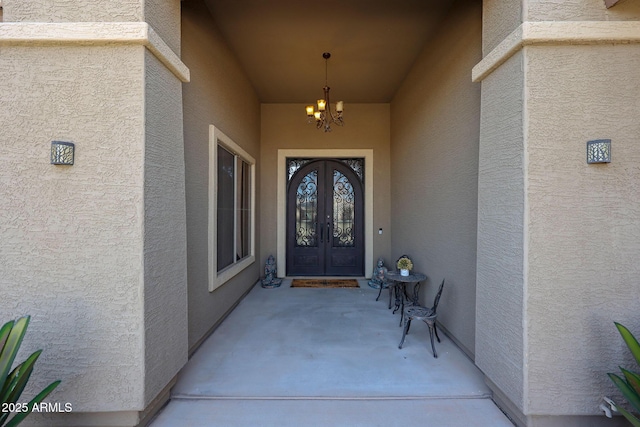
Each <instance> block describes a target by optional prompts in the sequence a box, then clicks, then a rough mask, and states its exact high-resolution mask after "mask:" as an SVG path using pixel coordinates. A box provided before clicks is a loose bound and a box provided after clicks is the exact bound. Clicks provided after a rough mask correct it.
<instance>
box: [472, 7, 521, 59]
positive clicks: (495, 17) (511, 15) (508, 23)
mask: <svg viewBox="0 0 640 427" xmlns="http://www.w3.org/2000/svg"><path fill="white" fill-rule="evenodd" d="M523 1H524V0H482V51H483V54H484V55H486V54H487V53H489V52H491V50H492V49H493V48H495V47H496V46H497V45H498V44H500V42H502V40H504V38H505V37H507V36H508V35H509V34H511V32H512V31H513V30H515V29H516V28H518V25H520V24H521V23H522V13H523V11H522V9H523V7H522V5H523Z"/></svg>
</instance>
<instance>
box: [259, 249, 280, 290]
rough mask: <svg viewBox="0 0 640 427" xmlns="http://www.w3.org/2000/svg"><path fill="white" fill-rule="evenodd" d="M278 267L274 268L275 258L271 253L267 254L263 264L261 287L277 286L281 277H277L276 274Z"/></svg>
mask: <svg viewBox="0 0 640 427" xmlns="http://www.w3.org/2000/svg"><path fill="white" fill-rule="evenodd" d="M277 273H278V269H277V268H276V260H275V258H274V257H273V255H269V258H267V262H266V263H265V265H264V279H262V287H263V288H277V287H278V286H280V284H281V283H282V279H278V278H277V277H276V274H277Z"/></svg>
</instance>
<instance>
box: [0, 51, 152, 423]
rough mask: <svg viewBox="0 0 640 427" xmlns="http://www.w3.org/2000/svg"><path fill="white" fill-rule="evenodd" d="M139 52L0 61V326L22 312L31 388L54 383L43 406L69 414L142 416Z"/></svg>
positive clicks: (8, 56)
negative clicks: (65, 148) (56, 160)
mask: <svg viewBox="0 0 640 427" xmlns="http://www.w3.org/2000/svg"><path fill="white" fill-rule="evenodd" d="M144 52H145V48H144V47H142V46H133V47H121V46H120V47H117V46H105V47H94V48H91V49H88V48H85V47H71V46H67V47H44V48H43V47H37V46H31V47H29V48H24V47H15V46H3V47H2V50H1V52H0V98H1V101H0V102H1V103H2V105H5V106H11V108H2V109H0V123H1V125H2V128H3V132H2V135H1V136H0V143H1V146H2V150H0V152H1V154H0V160H1V161H2V164H3V167H2V168H0V181H1V186H2V188H3V190H2V199H3V203H1V204H0V224H1V226H0V227H1V229H2V240H1V241H2V247H1V250H0V270H1V274H0V288H1V289H2V300H3V304H2V306H1V307H0V318H1V319H2V321H3V322H4V321H6V320H8V319H10V318H13V317H16V316H19V315H23V314H31V316H32V323H31V326H30V330H29V332H28V334H27V337H26V342H25V350H31V351H33V350H34V349H36V348H43V349H44V353H43V355H42V357H41V358H40V360H39V361H38V365H37V367H36V372H35V373H34V375H33V383H34V386H36V387H37V386H38V385H40V386H43V385H44V384H45V383H46V382H47V381H49V382H50V381H52V380H54V379H61V380H62V384H61V385H60V387H58V389H57V390H56V391H55V392H54V393H53V394H52V395H51V399H52V400H54V401H64V402H70V403H72V404H73V408H74V411H77V412H84V411H123V410H124V411H126V410H138V409H142V408H143V407H144V399H143V396H144V387H145V386H144V374H143V360H142V355H143V354H144V319H143V292H142V280H143V262H144V259H143V252H142V247H143V246H142V245H143V233H144V211H143V207H142V201H143V197H144V190H143V186H144V170H143V165H144V143H145V139H144V138H145V137H144V131H143V129H144V114H143V112H144V88H145V86H144V74H145V73H144ZM51 140H64V141H72V142H74V143H75V144H76V157H75V164H74V165H73V166H54V165H51V164H49V153H50V142H51ZM122 360H126V361H127V363H126V364H123V363H120V361H122ZM124 384H126V386H123V385H124Z"/></svg>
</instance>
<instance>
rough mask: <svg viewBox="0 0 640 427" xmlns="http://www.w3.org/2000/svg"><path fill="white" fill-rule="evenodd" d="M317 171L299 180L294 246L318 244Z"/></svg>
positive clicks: (313, 245)
mask: <svg viewBox="0 0 640 427" xmlns="http://www.w3.org/2000/svg"><path fill="white" fill-rule="evenodd" d="M317 224H318V171H317V170H312V171H311V172H309V173H308V174H307V175H305V177H304V178H302V181H300V184H299V185H298V189H297V191H296V228H295V230H296V246H299V247H315V246H317V245H318V239H317V232H316V228H317Z"/></svg>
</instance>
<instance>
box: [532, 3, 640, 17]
mask: <svg viewBox="0 0 640 427" xmlns="http://www.w3.org/2000/svg"><path fill="white" fill-rule="evenodd" d="M523 3H524V5H525V6H524V11H523V16H524V21H636V20H638V19H640V2H637V1H621V2H619V3H618V4H616V6H615V7H612V8H611V9H607V8H606V7H605V5H604V0H524V2H523Z"/></svg>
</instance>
